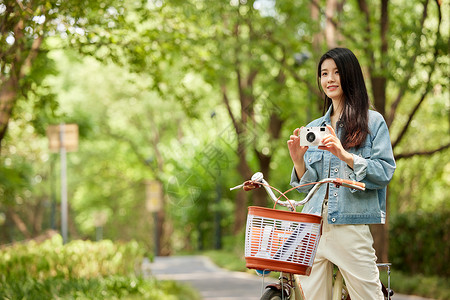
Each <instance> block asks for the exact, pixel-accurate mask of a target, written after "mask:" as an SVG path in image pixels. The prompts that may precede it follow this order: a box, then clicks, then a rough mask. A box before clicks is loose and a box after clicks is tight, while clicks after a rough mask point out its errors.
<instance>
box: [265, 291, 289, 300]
mask: <svg viewBox="0 0 450 300" xmlns="http://www.w3.org/2000/svg"><path fill="white" fill-rule="evenodd" d="M282 296H283V295H282V294H281V291H280V290H274V289H267V290H266V291H265V292H264V294H263V295H262V297H261V300H284V299H287V298H286V295H284V296H285V298H284V299H283V297H282Z"/></svg>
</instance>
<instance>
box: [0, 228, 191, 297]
mask: <svg viewBox="0 0 450 300" xmlns="http://www.w3.org/2000/svg"><path fill="white" fill-rule="evenodd" d="M143 255H144V251H143V249H142V247H140V246H139V244H138V243H137V242H129V243H113V242H111V241H109V240H104V241H101V242H89V241H81V240H75V241H72V242H70V243H68V244H66V245H63V244H62V238H61V236H59V235H55V236H53V237H52V239H50V240H46V241H44V242H43V243H41V244H37V243H36V242H34V241H31V242H28V243H23V244H15V245H12V246H9V247H4V248H2V249H1V250H0V269H1V270H3V271H2V274H1V275H0V286H1V288H0V298H2V299H38V298H39V299H41V298H54V297H58V299H73V298H74V297H76V298H77V299H105V298H107V299H155V298H164V299H174V300H176V299H198V295H197V294H196V293H195V292H194V291H192V290H191V289H190V288H187V287H184V286H181V285H178V284H176V283H174V282H170V281H167V282H158V281H156V280H155V279H146V278H143V277H141V276H140V275H139V274H138V276H136V275H135V274H136V272H139V270H140V269H139V267H140V263H141V261H142V258H143ZM181 297H182V298H181Z"/></svg>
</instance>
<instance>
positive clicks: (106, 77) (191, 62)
mask: <svg viewBox="0 0 450 300" xmlns="http://www.w3.org/2000/svg"><path fill="white" fill-rule="evenodd" d="M44 2H45V3H44ZM44 2H42V3H44V4H42V3H41V4H42V5H47V6H49V7H51V9H50V10H48V11H47V12H49V11H51V12H52V14H51V15H48V16H47V18H46V23H45V24H40V23H39V22H37V21H36V20H42V18H40V17H39V16H41V13H42V9H41V10H39V9H31V10H23V11H21V10H20V7H16V6H14V4H16V1H8V2H4V3H7V4H8V7H9V4H11V8H10V9H14V15H6V14H2V13H1V10H2V9H0V17H2V18H5V19H7V18H9V17H14V20H16V18H18V17H20V16H21V14H24V16H23V17H26V18H25V19H24V20H26V21H27V22H28V23H27V24H28V27H27V28H28V29H27V30H28V31H25V32H24V33H25V37H24V38H25V40H24V41H21V42H20V44H21V45H25V46H30V45H31V44H32V42H33V39H34V37H35V34H36V32H38V31H39V30H41V27H42V26H48V27H46V29H42V30H44V31H43V34H44V35H45V40H44V41H43V46H42V47H41V48H40V49H41V51H39V54H38V56H37V57H36V59H35V60H33V68H32V69H31V70H30V72H29V73H27V74H28V76H27V77H25V78H23V81H22V83H23V84H24V85H23V86H21V88H20V91H21V93H19V94H21V95H25V94H26V95H27V97H26V98H20V99H22V100H25V99H27V100H28V101H18V102H17V103H16V105H15V108H14V117H13V120H12V121H11V122H10V123H9V127H8V135H7V136H6V137H5V139H4V140H3V141H2V144H1V145H2V152H1V160H0V164H1V167H0V216H2V215H3V216H6V217H4V219H5V218H6V220H5V222H4V224H1V223H0V229H1V230H0V238H1V241H2V242H10V241H13V240H19V239H23V238H27V237H31V236H33V235H37V234H39V232H40V231H41V230H42V229H45V228H46V227H49V223H50V222H49V221H48V220H49V219H50V216H49V215H50V212H49V210H50V206H51V205H55V204H56V205H57V204H58V203H57V201H55V199H59V195H58V193H59V192H58V191H57V187H58V184H59V182H58V170H59V163H58V159H57V155H53V154H49V153H48V150H47V149H46V147H47V141H46V138H45V137H44V132H45V128H46V126H47V125H48V124H50V123H53V122H61V121H64V122H74V123H77V124H78V125H79V128H80V146H79V150H78V151H77V152H74V153H69V154H68V180H69V184H68V187H69V204H70V213H69V217H70V219H71V220H72V221H73V222H72V224H71V226H70V227H69V229H70V235H71V236H72V237H74V238H76V237H77V236H81V237H83V238H91V239H93V238H94V237H95V230H96V227H97V225H96V216H98V215H99V214H101V215H104V216H106V221H105V223H104V224H103V229H104V231H103V232H104V235H105V237H107V238H110V239H113V240H116V239H123V240H129V239H137V240H139V241H140V242H143V243H145V244H146V245H147V248H148V249H151V248H152V247H153V243H152V240H153V237H152V233H153V232H154V225H155V224H153V220H152V218H151V215H150V214H149V212H148V211H146V209H145V184H144V182H145V181H146V180H158V181H159V182H161V183H162V185H163V189H164V194H165V199H164V200H165V201H164V203H165V206H164V210H165V213H166V216H167V219H166V222H165V228H166V230H167V231H166V232H165V234H164V237H165V238H166V239H167V240H169V239H170V242H169V246H168V247H169V248H171V249H173V250H174V251H178V250H181V249H185V248H191V249H192V248H212V247H214V246H215V245H217V243H216V242H215V239H216V238H221V237H223V236H228V235H232V234H233V233H235V230H233V226H234V225H235V223H236V216H235V215H234V212H236V211H239V212H243V213H245V210H246V208H245V207H240V206H237V205H236V203H237V202H236V192H234V193H231V192H230V191H229V190H228V188H229V187H232V186H235V185H237V184H239V183H241V182H242V180H243V179H248V178H247V177H246V178H242V172H240V169H239V168H242V166H244V165H245V164H248V168H249V169H250V170H251V171H261V168H262V167H263V166H266V167H267V170H262V171H264V172H266V171H267V173H266V174H265V175H266V177H268V179H269V180H270V182H271V184H273V185H274V186H277V187H279V188H280V189H281V190H285V189H287V188H288V182H289V175H290V172H291V168H292V164H291V163H290V159H289V154H288V151H287V147H286V146H285V140H286V139H288V137H289V135H290V134H291V132H292V129H293V128H296V127H298V126H301V125H302V124H305V123H306V122H307V121H308V120H310V119H312V118H315V117H318V116H319V115H320V103H321V101H320V100H319V95H317V93H318V90H317V88H316V87H315V83H314V82H315V68H316V66H315V63H316V61H317V60H318V56H319V55H320V54H321V53H322V52H323V51H324V50H325V48H327V45H326V43H325V42H324V40H323V39H324V31H325V27H326V25H325V24H326V23H327V22H328V21H329V20H328V19H327V15H326V14H325V11H324V9H323V6H324V1H313V2H311V1H273V2H272V1H228V2H222V1H212V2H211V1H202V0H192V1H176V0H174V1H117V2H116V1H106V2H105V1H100V2H95V1H94V2H93V1H75V0H72V1H64V3H62V2H61V1H44ZM362 2H364V1H358V2H351V1H350V2H349V1H346V2H345V3H344V4H343V7H342V9H343V10H342V11H340V12H336V15H335V16H334V17H333V18H332V21H333V22H335V23H336V24H337V25H338V27H339V29H341V33H342V36H341V35H340V38H342V40H341V41H340V42H341V44H342V45H344V46H347V47H350V48H352V49H354V50H355V52H356V54H357V56H358V58H360V61H361V63H362V65H363V68H364V71H365V72H367V70H368V69H369V68H370V67H373V68H374V70H373V71H374V73H373V74H375V75H376V76H385V77H386V79H387V80H388V85H387V86H388V89H387V91H386V93H387V100H388V101H387V108H389V106H391V105H392V106H391V107H392V108H393V107H394V104H395V102H394V100H395V99H396V97H397V96H398V95H401V92H402V91H403V89H404V91H403V92H404V94H403V98H402V99H406V100H410V101H402V102H401V103H400V104H399V105H398V107H397V108H396V109H395V118H394V120H393V122H392V126H391V128H390V130H391V136H392V137H393V138H397V137H398V136H399V135H400V133H401V132H402V125H403V124H406V123H407V122H408V118H409V116H410V113H411V110H412V108H413V106H414V105H415V103H416V100H418V99H419V98H420V97H421V96H422V95H423V93H424V92H426V91H427V90H426V88H427V86H428V83H427V74H429V71H430V69H432V67H433V66H435V67H434V68H433V70H434V73H433V74H432V77H431V80H430V84H429V85H430V91H429V92H428V93H427V94H426V97H425V100H424V101H425V102H424V103H425V104H424V105H422V106H421V107H420V110H419V111H418V112H417V113H416V114H415V115H414V118H413V120H412V122H410V123H409V126H408V130H407V132H406V134H405V135H404V137H403V139H402V141H401V143H398V144H397V146H396V149H395V153H396V155H399V154H404V153H413V154H414V153H420V152H422V151H425V152H426V151H432V150H433V149H436V148H438V147H440V146H441V145H445V144H446V143H447V142H448V126H449V123H448V118H447V115H448V111H449V105H448V101H447V99H448V76H447V75H448V74H447V73H448V71H447V70H448V68H447V67H448V62H449V60H448V57H447V55H446V54H447V53H446V47H447V44H446V42H445V40H448V32H445V30H443V29H444V28H447V27H448V19H449V18H448V10H445V9H441V10H442V13H443V14H444V15H443V16H442V22H443V23H442V24H441V30H440V31H441V37H440V38H438V37H437V34H436V26H437V24H438V23H437V22H438V17H439V11H438V6H437V5H436V3H437V2H436V3H433V2H432V1H421V2H420V3H419V1H398V2H390V3H389V15H390V16H391V19H390V22H389V24H391V25H390V27H389V31H388V33H389V38H388V45H389V50H388V51H387V54H386V55H385V56H383V53H381V52H380V51H381V50H380V44H381V43H382V41H381V38H380V35H379V32H378V29H377V28H378V24H380V19H379V8H380V1H372V2H370V3H368V4H369V9H370V10H371V11H372V12H375V13H373V14H372V15H371V17H370V19H369V23H370V24H369V25H370V26H371V28H372V30H373V31H372V32H369V31H366V30H361V24H366V22H365V20H364V15H363V14H362V13H361V11H360V9H359V7H358V3H362ZM444 2H445V3H444ZM27 3H30V5H34V4H36V5H38V3H37V2H27ZM264 3H265V4H264ZM270 3H272V4H273V5H271V4H270ZM311 3H318V4H319V6H320V7H319V13H318V17H317V18H314V17H313V16H312V14H311V10H310V8H311V7H310V6H311ZM425 3H429V4H428V5H427V7H428V9H427V10H426V11H423V7H424V4H425ZM443 3H444V4H443V7H444V6H445V5H447V6H448V1H447V2H446V1H443ZM41 4H39V5H38V6H41ZM58 5H59V6H58ZM264 5H268V6H267V7H264ZM423 12H426V13H427V14H428V15H427V16H428V17H427V21H426V22H425V24H424V26H422V24H421V23H420V18H421V15H422V13H423ZM17 20H18V19H17ZM57 20H61V21H60V22H61V23H58V22H59V21H57ZM38 27H39V28H38ZM46 30H47V31H46ZM438 30H439V28H438ZM10 35H11V33H8V34H6V35H4V36H2V40H1V42H2V43H3V44H1V46H2V47H5V48H2V49H5V52H2V53H7V54H8V59H7V60H6V62H5V63H6V65H7V64H10V62H11V61H12V58H13V54H14V53H13V52H14V51H9V50H8V49H9V47H12V46H13V45H9V44H7V43H6V41H5V38H6V37H8V36H10ZM15 38H16V40H17V39H18V37H17V36H15ZM10 39H11V38H10ZM320 41H322V42H320ZM368 41H369V42H370V43H368ZM316 42H317V43H316ZM14 46H17V45H14ZM435 46H436V49H437V50H438V52H437V56H436V57H437V58H436V59H434V57H435V55H434V53H433V51H434V48H435ZM68 47H69V48H72V50H71V51H68V50H67V49H66V50H61V49H63V48H68ZM27 49H28V48H27ZM369 50H370V51H369ZM368 53H374V58H375V62H376V64H372V60H371V56H370V55H369V54H368ZM79 54H81V56H80V55H79ZM9 55H11V56H9ZM83 56H84V57H83ZM98 61H101V62H102V63H103V64H100V63H98ZM415 61H416V62H415ZM2 62H3V61H2ZM434 62H436V64H435V65H433V64H434ZM2 70H3V71H5V72H6V71H7V70H8V68H7V67H5V68H4V69H2ZM6 75H8V74H6V73H5V76H6ZM366 75H369V76H367V77H368V78H370V77H371V76H370V75H372V74H366ZM368 84H369V88H370V85H371V83H370V82H369V81H368ZM372 89H373V87H372ZM371 93H373V90H372V91H371ZM225 96H226V97H227V98H226V99H227V100H228V105H227V102H225ZM20 99H19V100H20ZM446 101H447V102H446ZM230 111H231V114H230ZM388 111H389V109H388ZM232 117H234V120H233V119H232ZM234 121H237V124H238V126H237V129H238V130H236V126H235V123H234ZM244 121H245V122H247V123H245V122H244ZM272 126H275V127H272ZM273 128H274V129H275V130H274V131H272V129H273ZM239 133H242V134H243V136H241V137H239ZM275 133H277V134H275ZM430 136H431V137H433V138H430ZM240 143H242V145H243V146H244V147H243V148H240V147H239V146H240ZM242 145H241V146H242ZM242 157H243V158H244V160H242V159H241V158H242ZM240 159H241V160H240ZM448 161H450V160H449V152H448V150H446V151H441V152H439V153H435V154H434V155H433V156H420V155H419V156H416V157H414V158H407V159H406V158H405V159H402V160H399V161H398V168H397V171H396V174H395V177H394V180H393V181H392V183H391V186H390V191H391V193H390V198H389V203H390V207H391V209H392V214H391V215H394V214H396V213H398V212H405V211H414V210H417V209H423V210H425V211H430V210H435V209H440V207H441V206H445V205H446V204H445V202H446V200H447V198H448V197H446V191H447V190H448V186H449V181H448V180H447V178H449V174H450V173H449V172H450V168H449V166H450V165H449V163H447V162H448ZM418 170H420V171H418ZM4 179H5V180H4ZM405 186H406V187H408V188H405ZM55 187H56V188H55ZM291 196H292V197H293V198H299V197H300V196H299V195H297V194H296V192H295V191H294V192H293V193H292V195H291ZM245 197H247V198H250V197H248V196H247V195H246V196H245ZM247 198H245V200H246V201H247V200H249V199H247ZM247 202H249V201H247ZM55 208H57V207H55ZM13 213H15V215H13ZM13 217H20V219H21V220H22V225H24V226H23V227H21V228H22V230H23V231H21V232H18V228H19V226H18V223H15V221H14V220H17V218H13ZM57 221H58V220H56V222H57ZM219 232H221V235H220V233H219Z"/></svg>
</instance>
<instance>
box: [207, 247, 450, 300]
mask: <svg viewBox="0 0 450 300" xmlns="http://www.w3.org/2000/svg"><path fill="white" fill-rule="evenodd" d="M202 254H203V255H206V256H208V257H209V258H210V259H211V260H212V261H213V262H214V263H215V264H217V265H218V266H219V267H221V268H224V269H227V270H230V271H239V272H251V273H254V271H253V270H248V269H247V268H246V267H245V259H244V256H243V255H242V254H239V253H238V251H227V250H209V251H205V252H203V253H202ZM380 274H381V275H380V277H381V280H382V282H383V283H385V284H386V285H387V272H386V271H384V270H380ZM391 288H392V289H393V290H394V292H395V293H398V294H406V295H417V296H422V297H427V298H432V299H437V300H446V299H450V279H449V278H441V277H437V276H433V277H430V276H423V275H421V274H404V273H402V272H398V271H396V270H391Z"/></svg>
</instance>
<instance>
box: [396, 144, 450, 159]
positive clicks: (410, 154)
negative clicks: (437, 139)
mask: <svg viewBox="0 0 450 300" xmlns="http://www.w3.org/2000/svg"><path fill="white" fill-rule="evenodd" d="M448 148H450V143H448V144H447V145H444V146H441V147H439V148H437V149H434V150H428V151H417V152H410V153H400V154H395V155H394V158H395V160H399V159H402V158H410V157H413V156H417V155H420V156H430V155H433V154H435V153H437V152H440V151H442V150H445V149H448Z"/></svg>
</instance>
